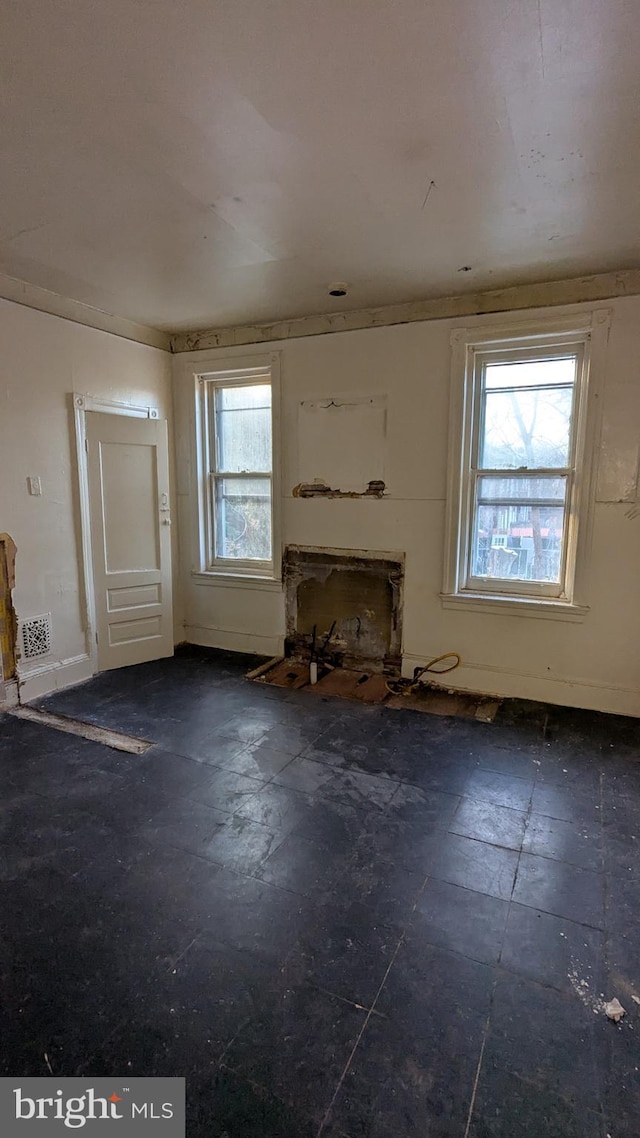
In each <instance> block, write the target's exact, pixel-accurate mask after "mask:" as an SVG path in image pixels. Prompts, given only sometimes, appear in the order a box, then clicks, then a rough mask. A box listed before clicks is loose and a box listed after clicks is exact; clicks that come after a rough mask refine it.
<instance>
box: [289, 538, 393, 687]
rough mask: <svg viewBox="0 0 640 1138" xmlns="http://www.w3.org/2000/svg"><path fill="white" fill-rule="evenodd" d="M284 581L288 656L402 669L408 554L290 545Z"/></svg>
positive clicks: (373, 669) (342, 664)
mask: <svg viewBox="0 0 640 1138" xmlns="http://www.w3.org/2000/svg"><path fill="white" fill-rule="evenodd" d="M284 579H285V603H286V643H285V651H286V655H287V656H298V657H299V656H302V657H309V658H310V657H312V656H316V657H317V658H319V659H324V660H326V661H328V662H330V663H332V664H333V665H334V666H335V667H343V668H353V669H360V670H365V671H367V672H370V673H376V672H378V673H379V672H382V671H385V672H389V673H394V672H397V671H398V669H399V668H400V664H401V654H402V599H403V598H402V593H403V583H404V554H402V553H381V552H377V551H369V550H350V549H321V548H316V547H308V546H307V547H304V546H288V547H287V549H286V550H285V556H284Z"/></svg>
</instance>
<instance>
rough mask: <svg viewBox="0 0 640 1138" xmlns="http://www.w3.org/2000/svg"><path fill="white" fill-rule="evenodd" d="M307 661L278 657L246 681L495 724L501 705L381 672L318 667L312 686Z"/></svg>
mask: <svg viewBox="0 0 640 1138" xmlns="http://www.w3.org/2000/svg"><path fill="white" fill-rule="evenodd" d="M309 664H310V661H309V660H308V659H300V658H298V657H295V656H291V657H286V658H283V657H281V656H276V657H274V658H273V659H272V660H268V661H267V662H266V663H265V664H261V665H260V666H259V667H258V668H253V669H252V670H251V671H250V672H247V675H246V679H248V680H252V681H253V682H254V683H259V684H274V685H275V686H276V687H281V688H293V689H296V690H298V689H300V688H304V690H305V691H310V692H314V693H315V694H316V695H321V696H341V697H342V698H344V699H357V700H358V701H359V702H361V703H384V704H385V706H386V707H391V708H395V709H398V708H402V709H408V710H410V711H422V712H428V713H430V714H431V715H449V716H456V717H461V718H463V719H477V720H479V721H480V722H482V723H492V722H493V720H494V718H495V716H496V713H497V711H498V708H499V707H500V703H501V701H500V700H498V699H494V698H493V697H491V696H484V695H478V694H476V693H474V692H457V691H453V690H452V689H445V688H441V687H439V686H438V685H437V684H426V683H421V684H415V685H414V684H412V683H407V684H403V681H401V680H399V679H398V678H393V677H390V676H387V675H385V674H384V673H382V672H379V671H372V672H369V671H358V670H356V669H354V668H340V667H332V666H330V665H329V664H327V663H323V662H318V663H317V681H316V682H315V683H312V682H311V677H310V674H309Z"/></svg>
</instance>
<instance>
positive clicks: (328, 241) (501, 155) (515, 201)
mask: <svg viewBox="0 0 640 1138" xmlns="http://www.w3.org/2000/svg"><path fill="white" fill-rule="evenodd" d="M639 58H640V5H639V4H638V0H106V2H105V0H83V2H82V3H79V2H78V0H4V2H3V4H2V5H1V14H0V163H1V167H0V272H3V273H6V274H9V275H12V276H14V277H19V278H21V279H23V280H26V281H28V282H30V283H32V284H36V285H40V286H42V287H44V288H47V289H51V290H53V291H55V292H58V293H61V294H62V295H64V296H67V297H72V298H74V299H77V300H80V301H83V302H85V303H87V304H91V305H94V306H96V307H98V308H101V309H104V310H105V311H107V312H110V313H114V314H117V315H121V316H125V317H128V318H129V319H131V320H135V321H139V322H142V323H146V324H150V325H153V326H156V327H161V328H166V329H170V330H179V329H186V328H197V327H203V326H204V327H207V326H224V325H229V324H242V323H248V322H255V321H261V320H262V321H266V320H271V319H281V318H284V317H288V316H299V315H305V314H308V313H316V312H329V311H336V310H341V309H344V308H362V307H365V306H369V305H377V304H386V303H394V302H399V301H406V300H414V299H418V298H427V297H431V296H439V295H446V294H449V293H454V292H461V291H464V290H465V289H477V288H497V287H500V286H502V285H506V284H516V283H520V282H527V281H532V280H547V279H553V278H561V277H569V276H575V275H578V274H582V273H590V272H601V271H606V270H610V269H623V268H634V267H637V266H638V265H639V264H640V145H639V144H640V131H639V128H640V67H639V66H638V59H639ZM431 183H433V184H431ZM430 185H431V189H430V192H429V193H428V196H427V191H428V189H429V186H430ZM425 197H427V200H426V202H425ZM464 265H470V266H471V267H472V270H471V271H470V272H466V273H464V272H461V271H460V270H461V268H462V266H464ZM333 280H345V281H348V282H349V284H350V291H349V295H348V297H347V298H346V300H339V301H335V300H332V299H330V298H329V297H328V296H327V285H328V283H329V282H330V281H333Z"/></svg>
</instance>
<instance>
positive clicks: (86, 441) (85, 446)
mask: <svg viewBox="0 0 640 1138" xmlns="http://www.w3.org/2000/svg"><path fill="white" fill-rule="evenodd" d="M84 452H85V454H88V453H89V440H88V439H87V438H85V440H84Z"/></svg>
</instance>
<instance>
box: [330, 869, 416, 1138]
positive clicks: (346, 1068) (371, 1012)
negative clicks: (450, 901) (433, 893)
mask: <svg viewBox="0 0 640 1138" xmlns="http://www.w3.org/2000/svg"><path fill="white" fill-rule="evenodd" d="M428 880H429V876H428V875H427V876H426V877H425V878H424V881H423V882H422V885H421V887H420V889H419V890H418V893H417V894H416V899H415V901H414V903H413V905H412V907H411V913H412V914H413V913H415V911H416V908H417V905H418V898H419V897H420V894H421V893H424V890H425V886H426V884H427V881H428ZM408 926H409V921H407V924H406V926H405V928H404V929H403V930H402V933H401V934H400V939H399V940H398V943H397V945H396V947H395V949H394V952H393V955H392V957H391V960H390V961H389V964H388V966H387V969H386V971H385V974H384V976H383V977H382V980H381V982H380V987H379V988H378V991H377V992H376V994H375V997H374V999H373V1003H372V1004H371V1007H370V1009H369V1011H368V1013H367V1016H366V1018H365V1021H364V1023H363V1025H362V1027H361V1029H360V1032H359V1033H358V1036H357V1038H356V1041H355V1043H354V1045H353V1048H352V1050H351V1053H350V1055H349V1058H348V1059H347V1062H346V1063H345V1066H344V1070H343V1072H342V1074H341V1076H340V1078H339V1079H338V1085H337V1087H336V1089H335V1092H334V1094H333V1098H332V1099H331V1102H330V1103H329V1106H328V1107H327V1110H326V1113H325V1115H324V1118H323V1119H322V1122H321V1123H320V1128H319V1130H318V1132H317V1134H316V1138H321V1135H322V1132H323V1130H324V1128H325V1126H326V1125H327V1123H328V1121H329V1118H330V1116H331V1111H332V1110H333V1107H334V1104H335V1102H336V1099H337V1098H338V1095H339V1094H340V1091H341V1089H342V1085H343V1083H344V1080H345V1078H346V1077H347V1074H348V1072H349V1068H350V1066H351V1064H352V1062H353V1057H354V1055H355V1053H356V1051H357V1050H358V1047H359V1045H360V1041H361V1040H362V1037H363V1035H364V1033H365V1031H366V1028H367V1024H368V1023H369V1020H370V1019H371V1016H372V1015H374V1014H375V1009H376V1004H377V1002H378V1000H379V998H380V993H381V992H382V989H383V988H384V985H385V983H386V981H387V977H388V976H389V973H390V971H391V969H392V967H393V965H394V963H395V959H396V957H397V955H398V953H399V951H400V949H401V947H402V945H403V944H404V941H405V936H406V932H407V928H408Z"/></svg>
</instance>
